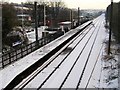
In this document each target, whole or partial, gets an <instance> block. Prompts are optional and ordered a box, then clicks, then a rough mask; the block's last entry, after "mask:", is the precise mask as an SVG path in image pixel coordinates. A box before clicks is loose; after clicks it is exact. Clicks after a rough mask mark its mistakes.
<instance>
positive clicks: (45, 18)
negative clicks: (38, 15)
mask: <svg viewBox="0 0 120 90" xmlns="http://www.w3.org/2000/svg"><path fill="white" fill-rule="evenodd" d="M44 26H46V7H45V2H44Z"/></svg>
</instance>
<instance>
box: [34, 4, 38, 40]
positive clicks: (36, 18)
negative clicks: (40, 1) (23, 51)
mask: <svg viewBox="0 0 120 90" xmlns="http://www.w3.org/2000/svg"><path fill="white" fill-rule="evenodd" d="M34 8H35V36H36V42H38V16H37V2H34Z"/></svg>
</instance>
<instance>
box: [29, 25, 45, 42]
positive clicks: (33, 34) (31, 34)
mask: <svg viewBox="0 0 120 90" xmlns="http://www.w3.org/2000/svg"><path fill="white" fill-rule="evenodd" d="M45 28H47V26H41V27H39V28H38V39H40V38H42V32H44V29H45ZM27 37H28V39H29V42H30V43H31V42H34V41H35V39H36V38H35V29H34V31H31V32H28V33H27Z"/></svg>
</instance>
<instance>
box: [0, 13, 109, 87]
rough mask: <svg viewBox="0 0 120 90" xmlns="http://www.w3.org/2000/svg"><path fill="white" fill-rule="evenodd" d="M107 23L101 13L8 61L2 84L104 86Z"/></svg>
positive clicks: (7, 85) (8, 85)
mask: <svg viewBox="0 0 120 90" xmlns="http://www.w3.org/2000/svg"><path fill="white" fill-rule="evenodd" d="M104 23H105V15H104V14H102V15H101V16H99V17H97V18H96V19H94V20H92V21H88V22H86V23H84V24H83V25H81V26H79V27H77V28H75V29H72V30H70V31H69V32H67V33H65V34H64V35H63V36H61V37H59V38H57V39H55V40H54V41H52V42H50V43H49V44H47V45H45V46H43V47H41V48H39V49H37V50H35V51H34V52H32V53H30V54H29V55H27V56H25V57H23V58H21V59H20V60H18V61H16V62H14V63H12V64H11V65H8V66H7V67H5V68H4V69H3V70H1V71H0V74H1V76H0V77H1V78H2V87H3V88H38V89H41V88H53V87H54V88H60V89H61V88H76V89H78V88H94V87H93V86H96V87H97V86H98V85H99V87H101V88H102V86H101V83H103V81H102V80H101V77H102V76H101V73H102V72H101V69H102V65H101V63H102V57H103V55H104V49H105V44H104V41H105V40H106V38H108V33H107V30H106V29H105V27H104ZM32 71H33V72H32ZM6 72H7V73H6Z"/></svg>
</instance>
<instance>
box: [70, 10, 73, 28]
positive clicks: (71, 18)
mask: <svg viewBox="0 0 120 90" xmlns="http://www.w3.org/2000/svg"><path fill="white" fill-rule="evenodd" d="M70 21H71V28H73V11H72V10H70Z"/></svg>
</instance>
